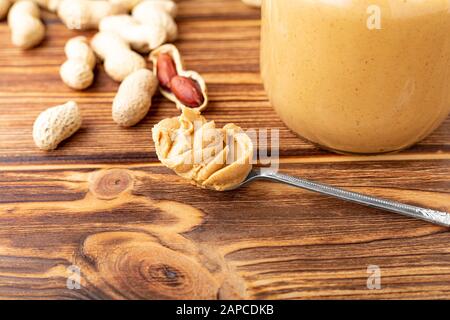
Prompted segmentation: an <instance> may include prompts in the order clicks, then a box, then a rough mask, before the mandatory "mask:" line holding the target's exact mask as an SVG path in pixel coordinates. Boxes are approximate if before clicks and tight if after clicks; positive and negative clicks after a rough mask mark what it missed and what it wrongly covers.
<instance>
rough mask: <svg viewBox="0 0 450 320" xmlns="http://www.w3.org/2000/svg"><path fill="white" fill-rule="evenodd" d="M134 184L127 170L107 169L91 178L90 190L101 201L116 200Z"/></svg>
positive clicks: (97, 172)
mask: <svg viewBox="0 0 450 320" xmlns="http://www.w3.org/2000/svg"><path fill="white" fill-rule="evenodd" d="M132 184H133V178H132V177H131V175H130V174H129V173H128V171H127V170H123V169H107V170H100V171H96V172H94V173H93V174H92V176H91V178H90V187H89V188H90V190H91V192H92V193H93V194H94V195H95V196H96V197H97V198H99V199H105V200H108V199H114V198H116V197H117V196H119V195H120V194H121V193H123V192H124V191H126V190H128V189H129V188H130V187H131V186H132Z"/></svg>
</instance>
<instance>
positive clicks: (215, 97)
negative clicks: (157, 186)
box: [0, 0, 450, 163]
mask: <svg viewBox="0 0 450 320" xmlns="http://www.w3.org/2000/svg"><path fill="white" fill-rule="evenodd" d="M179 4H180V16H179V18H178V22H179V29H180V40H179V41H178V42H177V45H178V46H179V48H180V50H181V52H182V53H183V56H184V59H185V61H186V66H187V67H189V68H191V69H194V70H197V71H199V72H201V73H202V74H203V75H204V76H205V78H206V80H207V82H208V85H209V91H210V97H211V105H210V109H209V110H208V111H207V112H206V114H205V115H206V116H207V117H209V118H210V119H214V120H216V121H217V122H218V123H219V124H220V125H222V124H225V123H227V122H235V123H236V124H238V125H240V126H242V127H244V128H279V129H280V131H281V132H280V139H281V143H280V144H281V145H280V152H281V155H282V156H294V155H297V156H298V155H306V156H311V155H326V154H327V153H326V152H324V151H322V150H320V149H318V148H316V147H314V146H312V145H311V144H309V143H307V142H305V141H302V140H301V139H298V138H297V137H296V136H295V135H294V134H293V133H291V132H290V131H289V130H288V129H287V128H285V126H284V125H283V124H282V123H281V121H280V120H279V119H278V117H277V116H276V114H275V112H274V111H273V110H272V108H271V107H270V105H269V103H268V101H267V98H266V95H265V93H264V90H263V87H262V85H261V81H260V77H259V62H258V59H259V11H258V10H255V9H251V8H247V7H246V6H244V5H242V4H241V3H240V1H238V0H186V1H180V3H179ZM46 23H47V26H48V37H47V39H46V41H45V42H44V43H43V45H42V46H40V47H38V48H36V49H34V50H30V51H21V50H19V49H17V48H14V47H12V46H11V44H10V40H9V30H8V28H7V25H6V23H4V22H3V23H1V24H0V48H1V49H0V162H2V163H28V162H33V163H48V162H53V163H62V162H64V163H76V162H79V161H85V162H91V163H93V162H99V163H102V162H105V161H108V162H116V163H118V162H124V161H126V162H143V161H156V159H155V153H154V149H153V145H152V143H151V142H150V129H151V127H152V126H153V125H154V124H155V123H156V122H158V121H159V120H161V119H162V118H165V117H168V116H174V115H176V114H177V110H176V109H175V108H174V106H173V104H171V103H169V102H167V101H165V100H164V99H162V98H161V97H158V98H156V99H155V102H154V105H153V107H152V110H151V112H150V113H149V115H148V116H147V118H146V119H145V120H144V121H143V122H142V123H140V124H139V125H138V126H136V127H134V128H131V129H121V128H119V127H117V126H116V125H115V124H114V123H113V122H112V120H111V110H110V109H111V102H112V99H113V97H114V95H115V91H116V90H117V84H116V83H114V82H113V81H111V80H110V79H109V78H108V77H107V76H106V75H105V74H104V72H103V71H102V70H101V67H100V68H99V72H98V73H97V79H96V82H95V84H94V85H93V86H92V88H90V89H89V90H87V91H85V92H81V93H80V92H75V91H72V90H70V89H69V88H67V87H66V86H65V85H64V84H63V83H62V81H61V80H60V78H59V75H58V68H59V66H60V65H61V63H62V62H63V61H64V60H65V58H64V53H63V46H64V43H65V41H66V40H67V39H69V38H70V37H72V36H74V35H77V34H80V33H79V32H72V31H68V30H66V28H65V27H64V26H62V25H61V24H60V22H59V21H58V20H57V19H56V17H55V16H54V15H52V14H46ZM83 34H87V35H92V34H93V32H87V33H83ZM69 99H74V100H76V101H77V102H79V104H80V106H81V108H82V113H83V117H84V125H83V127H82V129H81V130H80V132H78V133H77V134H76V136H74V137H73V138H72V139H70V140H68V141H67V142H66V143H65V144H64V145H62V147H61V148H60V149H58V150H57V151H55V152H52V153H44V152H40V151H39V150H37V149H36V148H35V147H34V144H33V141H32V137H31V128H32V124H33V121H34V119H35V118H36V116H37V115H38V114H39V113H40V112H41V111H42V110H44V109H45V108H47V107H49V106H53V105H57V104H61V103H63V102H65V101H67V100H69ZM449 132H450V120H447V121H446V123H445V124H444V125H443V126H442V127H441V128H440V129H439V130H438V131H436V132H435V133H434V134H433V135H432V136H431V137H429V138H427V139H426V140H425V141H423V142H422V143H420V144H419V145H417V146H416V147H414V148H412V149H410V150H408V151H406V153H408V154H417V153H422V152H427V153H432V152H438V151H444V152H449V151H450V143H449V141H448V134H449Z"/></svg>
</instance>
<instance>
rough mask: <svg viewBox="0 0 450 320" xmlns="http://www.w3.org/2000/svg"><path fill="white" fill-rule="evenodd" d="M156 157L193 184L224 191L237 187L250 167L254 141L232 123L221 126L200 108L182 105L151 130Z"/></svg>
mask: <svg viewBox="0 0 450 320" xmlns="http://www.w3.org/2000/svg"><path fill="white" fill-rule="evenodd" d="M152 135H153V141H154V142H155V147H156V153H157V155H158V159H159V160H160V161H161V162H162V163H163V164H164V165H165V166H167V167H168V168H170V169H172V170H173V171H175V173H177V174H178V175H180V176H181V177H183V178H186V179H188V180H190V181H191V182H192V183H194V184H195V185H197V186H199V187H202V188H208V189H214V190H218V191H225V190H230V189H234V188H236V187H237V186H238V185H239V184H240V183H241V182H242V181H243V180H244V179H245V178H246V177H247V175H248V174H249V172H250V170H251V168H252V157H253V144H252V141H251V139H250V137H249V136H248V135H247V134H245V133H244V132H243V131H242V129H241V128H240V127H238V126H236V125H234V124H227V125H225V126H224V127H223V128H222V129H219V128H216V126H215V123H214V121H206V119H205V118H204V117H203V116H202V115H201V114H200V112H199V111H197V110H194V109H190V108H184V109H183V111H182V114H181V116H179V117H174V118H169V119H164V120H162V121H161V122H159V123H158V124H156V125H155V126H154V128H153V130H152Z"/></svg>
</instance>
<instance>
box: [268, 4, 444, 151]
mask: <svg viewBox="0 0 450 320" xmlns="http://www.w3.org/2000/svg"><path fill="white" fill-rule="evenodd" d="M262 12H263V13H262V15H263V18H262V44H261V70H262V78H263V81H264V85H265V89H266V91H267V94H268V96H269V99H270V101H271V103H272V105H273V106H274V108H275V110H276V111H277V113H278V114H279V116H280V117H281V119H282V120H283V121H284V123H285V124H286V125H287V126H288V127H289V128H290V129H291V130H292V131H294V132H295V133H297V134H298V135H300V136H302V137H304V138H306V139H308V140H310V141H312V142H313V143H316V144H318V145H320V146H322V147H324V148H327V149H331V150H334V151H337V152H346V153H382V152H390V151H397V150H401V149H404V148H407V147H409V146H411V145H413V144H415V143H416V142H418V141H420V140H421V139H423V138H425V137H426V136H427V135H429V134H430V133H431V132H432V131H433V130H435V129H436V128H437V127H438V126H439V125H440V124H441V123H442V122H443V121H444V120H445V118H446V117H447V115H448V114H449V112H450V1H448V0H405V1H399V0H264V1H263V9H262Z"/></svg>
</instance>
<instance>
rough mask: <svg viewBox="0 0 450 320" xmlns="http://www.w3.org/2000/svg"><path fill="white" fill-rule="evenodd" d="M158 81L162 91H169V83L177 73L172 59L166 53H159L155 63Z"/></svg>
mask: <svg viewBox="0 0 450 320" xmlns="http://www.w3.org/2000/svg"><path fill="white" fill-rule="evenodd" d="M156 68H157V71H158V72H157V73H158V80H159V84H160V85H161V86H162V87H163V88H164V89H170V81H171V80H172V78H173V77H175V76H176V75H177V74H178V73H177V69H176V67H175V62H174V61H173V59H172V57H171V56H170V54H168V53H161V54H160V55H159V56H158V60H157V63H156Z"/></svg>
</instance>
